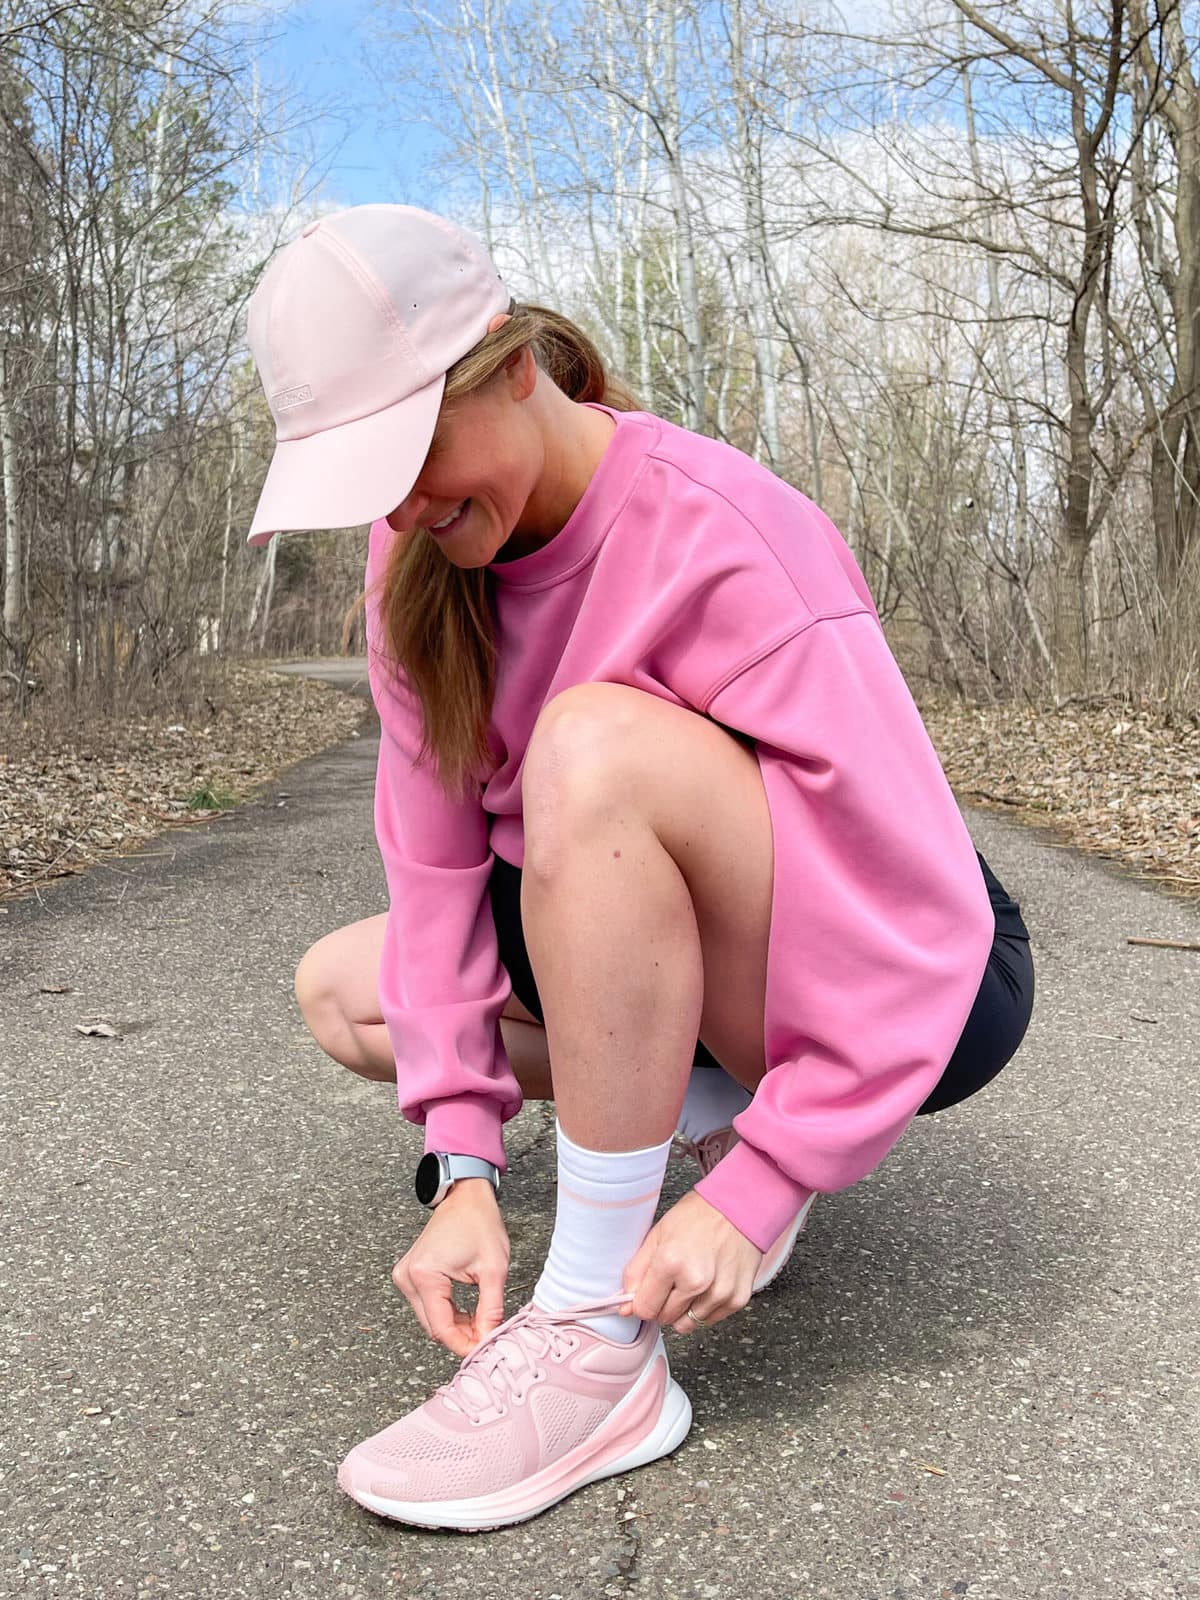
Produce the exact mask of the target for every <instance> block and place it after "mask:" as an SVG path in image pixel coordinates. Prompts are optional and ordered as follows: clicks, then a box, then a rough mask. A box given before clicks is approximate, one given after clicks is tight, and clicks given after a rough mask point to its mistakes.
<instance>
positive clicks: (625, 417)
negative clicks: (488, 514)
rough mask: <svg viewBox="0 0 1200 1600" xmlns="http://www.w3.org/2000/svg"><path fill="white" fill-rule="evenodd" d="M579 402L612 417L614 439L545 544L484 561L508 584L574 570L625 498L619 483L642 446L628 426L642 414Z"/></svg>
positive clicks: (544, 582)
mask: <svg viewBox="0 0 1200 1600" xmlns="http://www.w3.org/2000/svg"><path fill="white" fill-rule="evenodd" d="M583 404H585V405H587V406H590V407H591V409H592V410H593V411H604V412H607V414H608V415H609V416H610V417H612V419H613V421H614V422H615V423H616V427H615V428H614V429H613V434H612V438H611V439H610V440H609V441H608V447H607V449H606V450H605V452H604V454H603V455H602V456H601V458H600V461H599V464H598V465H597V467H596V470H595V472H593V474H592V477H591V481H590V482H589V483H588V486H587V488H586V489H585V490H584V491H583V495H582V496H581V498H580V501H579V504H578V505H577V506H576V507H575V509H574V511H572V513H571V515H570V516H569V517H568V518H567V520H566V522H565V523H564V524H563V525H562V527H561V528H560V529H559V531H558V532H557V533H556V534H555V535H554V537H553V539H551V540H550V542H549V544H544V545H543V546H542V548H541V549H540V550H534V551H531V552H530V554H529V555H527V556H519V557H518V558H517V560H515V561H490V562H489V563H488V566H487V570H488V571H489V572H490V573H491V574H492V576H493V577H494V578H495V580H496V582H497V583H499V584H503V585H504V586H505V587H506V588H510V589H549V588H552V587H553V586H554V585H555V584H556V583H562V582H563V581H564V579H566V578H569V577H570V576H571V575H572V574H573V573H575V572H577V571H578V570H579V568H580V567H581V566H584V565H585V564H586V563H587V562H588V561H590V560H591V558H592V556H593V555H594V554H595V552H596V549H597V547H598V546H599V544H600V541H601V540H602V539H603V537H604V535H605V533H607V531H608V527H609V524H610V523H611V522H612V520H613V518H614V517H615V516H616V513H617V511H618V509H619V507H620V504H621V502H622V500H623V499H624V498H625V497H624V494H623V493H622V492H621V491H622V486H625V487H628V479H629V476H630V474H631V473H632V471H633V469H634V463H635V461H636V459H637V457H638V456H639V455H640V454H641V449H642V430H641V429H640V428H638V427H636V426H632V425H631V424H632V422H633V419H634V417H636V416H639V415H640V413H637V412H631V411H614V410H613V409H612V407H611V406H605V405H601V404H600V403H599V402H598V401H592V400H585V401H584V402H583Z"/></svg>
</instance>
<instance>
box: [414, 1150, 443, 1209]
mask: <svg viewBox="0 0 1200 1600" xmlns="http://www.w3.org/2000/svg"><path fill="white" fill-rule="evenodd" d="M415 1183H416V1190H417V1199H418V1200H419V1201H420V1202H421V1204H422V1205H423V1206H429V1205H432V1204H433V1202H434V1199H435V1197H436V1195H437V1192H438V1190H439V1189H440V1188H441V1186H442V1164H441V1162H440V1161H439V1160H438V1157H437V1151H436V1150H430V1151H429V1152H428V1153H427V1154H426V1155H423V1156H422V1157H421V1159H420V1161H418V1162H417V1175H416V1179H415Z"/></svg>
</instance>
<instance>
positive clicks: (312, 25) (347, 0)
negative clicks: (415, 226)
mask: <svg viewBox="0 0 1200 1600" xmlns="http://www.w3.org/2000/svg"><path fill="white" fill-rule="evenodd" d="M371 9H372V8H371V4H370V0H300V3H299V4H297V5H295V6H291V7H289V9H288V10H287V11H286V12H285V13H284V14H283V15H282V16H279V17H278V18H276V19H275V20H274V21H273V22H272V23H271V25H270V31H271V33H273V34H275V35H276V37H275V38H274V39H273V41H272V42H271V43H270V44H269V45H267V46H266V47H265V48H264V50H263V54H262V67H263V74H264V77H266V78H270V79H274V80H275V81H277V82H278V81H280V80H287V81H288V82H289V83H290V84H291V86H292V90H293V95H294V97H295V98H294V102H293V103H294V106H295V107H296V108H298V109H301V110H307V111H309V112H310V113H312V112H317V111H319V112H320V115H319V116H318V117H317V119H316V120H314V121H313V122H312V123H311V124H310V125H309V128H308V130H307V131H308V138H309V139H310V140H311V142H312V146H313V154H314V157H315V159H316V160H317V162H318V164H319V165H320V166H322V167H324V166H326V165H327V164H328V172H329V176H328V178H327V180H326V183H325V187H324V190H323V191H322V192H323V195H324V198H325V200H326V201H327V202H329V203H336V204H342V205H362V204H365V203H367V202H369V201H376V200H391V201H398V202H406V203H409V204H411V203H413V201H414V199H415V197H416V194H415V191H416V190H417V189H418V188H421V192H422V193H424V194H426V195H427V194H428V192H429V191H428V190H427V189H424V188H423V187H422V186H420V185H419V184H418V181H417V180H418V175H419V173H420V171H421V168H422V167H423V165H424V164H425V162H426V161H427V160H428V158H429V156H430V154H431V152H432V150H433V148H434V145H435V142H436V140H435V135H434V134H433V133H432V132H431V130H430V129H428V128H426V127H423V126H422V125H421V124H419V123H413V124H411V125H408V126H407V127H405V128H403V129H395V128H394V127H393V128H390V129H389V130H388V131H387V132H386V133H381V132H380V130H379V129H378V127H377V125H376V118H375V114H374V111H373V105H374V102H375V100H376V98H377V95H378V90H377V88H376V85H375V82H374V80H373V79H372V77H371V76H370V74H369V73H368V72H367V71H366V69H365V66H364V58H365V56H366V55H367V53H368V51H369V48H370V36H369V32H368V27H367V22H368V18H369V17H370V14H371ZM399 115H400V112H399V109H398V107H397V104H396V101H395V100H393V101H392V102H391V103H390V104H389V105H388V107H387V117H388V120H389V122H391V123H393V124H394V123H395V121H396V119H397V118H398V117H399ZM339 146H340V149H339ZM335 152H336V154H335Z"/></svg>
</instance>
